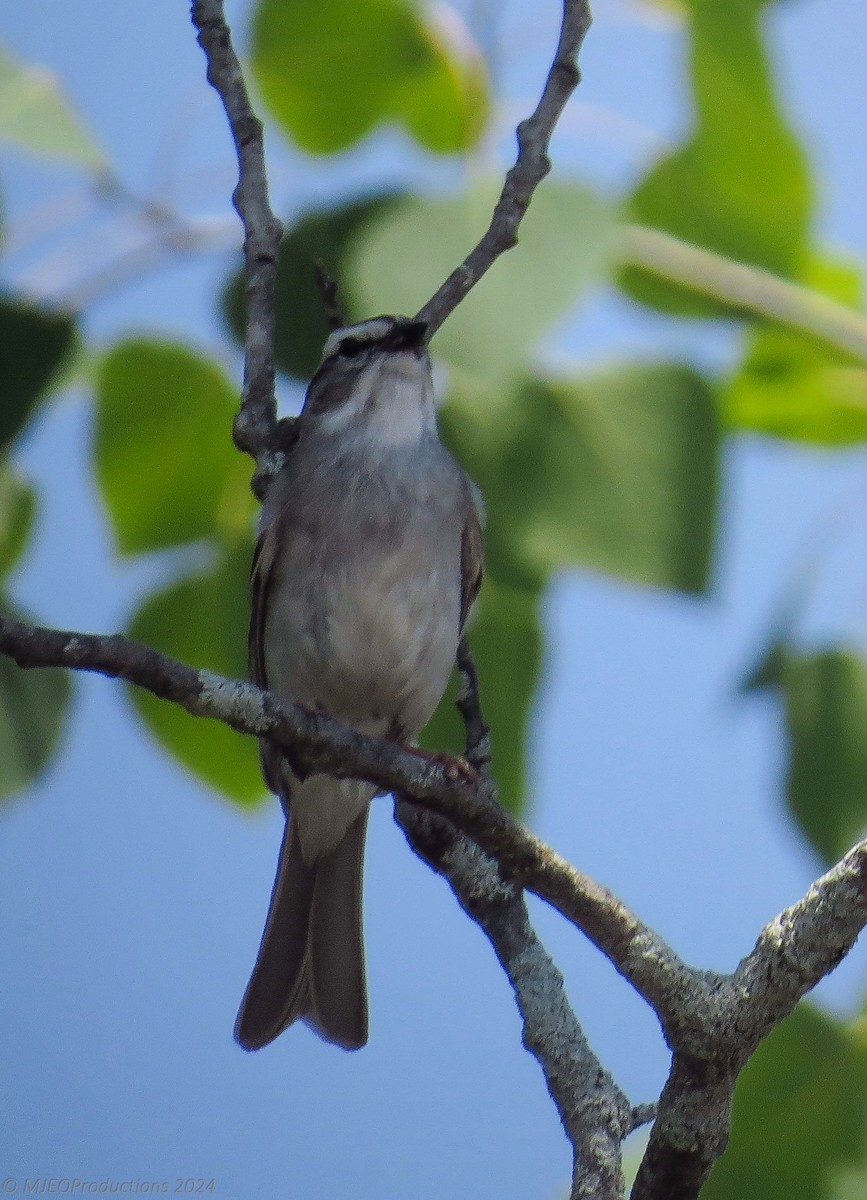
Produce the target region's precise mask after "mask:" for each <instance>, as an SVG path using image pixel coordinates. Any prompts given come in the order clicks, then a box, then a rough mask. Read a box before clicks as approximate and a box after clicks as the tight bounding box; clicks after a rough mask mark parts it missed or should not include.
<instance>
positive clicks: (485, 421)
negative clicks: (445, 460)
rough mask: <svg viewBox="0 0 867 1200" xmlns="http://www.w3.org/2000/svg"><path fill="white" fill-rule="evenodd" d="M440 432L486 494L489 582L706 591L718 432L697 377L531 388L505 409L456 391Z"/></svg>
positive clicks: (657, 371)
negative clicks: (555, 574) (561, 578)
mask: <svg viewBox="0 0 867 1200" xmlns="http://www.w3.org/2000/svg"><path fill="white" fill-rule="evenodd" d="M442 423H443V429H444V432H445V435H446V437H447V440H448V441H449V442H450V444H451V445H452V447H453V448H454V449H455V451H456V453H457V454H458V455H459V457H460V459H461V461H462V462H463V463H464V464H465V466H466V467H467V469H468V470H469V471H470V473H471V474H472V475H473V477H474V478H475V479H476V480H477V482H478V483H479V484H480V486H481V488H482V491H483V493H484V495H485V501H486V504H487V507H488V527H487V530H486V534H485V542H486V554H487V557H488V561H489V562H490V564H491V567H492V570H493V571H494V574H495V575H496V577H497V578H498V579H500V580H509V581H512V582H515V583H519V584H522V585H524V586H526V585H527V584H528V583H532V582H534V581H535V582H536V583H537V584H538V583H540V582H542V581H543V580H544V579H545V578H547V576H548V574H549V573H550V572H552V571H555V570H558V569H562V568H563V567H567V566H575V565H582V566H589V567H593V568H595V569H597V570H600V571H605V572H607V573H610V574H613V575H618V576H621V577H623V578H626V579H630V580H636V581H638V582H641V583H648V584H653V585H656V586H660V587H671V588H678V589H680V590H683V591H690V592H701V591H703V590H704V589H705V588H706V587H707V583H708V575H709V569H710V561H711V555H712V550H713V536H714V526H715V510H716V499H717V488H718V472H719V464H718V453H719V428H718V420H717V415H716V407H715V404H714V398H713V395H712V393H711V392H710V390H709V388H708V386H707V384H706V383H705V381H704V380H703V379H702V378H701V376H700V375H698V374H697V373H696V372H694V371H692V370H689V369H687V368H685V367H677V366H670V365H660V366H643V367H626V368H621V369H619V370H614V371H611V372H608V373H606V374H603V375H598V376H593V377H588V378H586V379H578V380H575V381H568V380H560V381H556V382H553V381H552V382H544V381H538V380H536V381H528V382H526V383H524V384H522V385H520V386H518V387H517V388H516V389H515V390H514V392H513V393H512V395H511V398H510V400H509V401H504V400H503V399H502V396H501V397H500V399H499V401H493V402H492V400H491V392H488V393H484V392H477V391H472V390H468V389H463V390H462V389H460V388H458V389H456V390H455V392H454V393H453V394H452V396H451V397H450V399H449V402H448V404H447V405H446V407H445V409H444V411H443V414H442Z"/></svg>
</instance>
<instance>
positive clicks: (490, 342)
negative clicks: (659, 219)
mask: <svg viewBox="0 0 867 1200" xmlns="http://www.w3.org/2000/svg"><path fill="white" fill-rule="evenodd" d="M498 195H499V185H498V184H494V183H489V184H486V185H484V186H480V187H475V188H473V189H472V190H471V191H469V192H465V193H462V194H461V195H459V196H452V197H450V198H448V199H445V200H435V199H421V198H414V197H413V198H408V199H406V200H403V201H401V202H400V204H399V205H396V206H395V207H393V208H391V209H389V211H388V212H386V213H385V214H383V215H381V216H380V217H379V218H378V219H377V220H376V221H375V222H373V223H371V224H370V225H369V227H368V229H367V231H366V233H364V234H362V236H361V237H360V238H359V239H358V241H357V242H356V243H355V244H354V246H353V248H352V254H351V256H350V260H349V263H348V272H349V274H348V290H349V291H350V293H351V295H352V296H353V303H354V308H355V310H356V311H360V312H365V313H375V312H405V313H413V312H416V311H417V310H418V309H419V308H420V307H421V305H422V304H424V302H425V301H426V300H427V299H428V298H429V297H430V296H431V295H432V294H433V292H434V291H435V290H436V289H437V288H438V287H439V285H440V284H441V283H442V281H443V280H444V279H445V278H446V277H447V276H448V275H449V274H450V273H451V271H452V270H453V269H454V267H455V265H456V264H457V263H459V262H461V261H462V260H463V259H464V258H465V257H466V255H467V254H468V253H469V251H470V250H471V249H472V247H473V246H474V245H475V243H476V242H477V241H478V239H479V238H480V237H481V235H482V234H483V233H484V231H485V229H486V228H487V227H488V224H489V223H490V220H491V213H492V211H493V207H494V204H495V202H496V199H497V196H498ZM615 216H616V213H615V212H614V210H613V207H612V206H611V205H610V204H609V203H608V202H606V201H604V200H603V199H601V198H600V197H599V196H597V195H596V194H595V193H594V192H592V191H590V190H589V189H587V188H584V187H581V186H579V185H578V184H567V183H561V182H550V183H545V184H544V185H543V186H542V187H541V188H540V189H539V191H538V192H537V193H536V195H535V196H534V198H533V203H532V204H531V205H530V208H529V210H528V212H527V216H526V219H525V220H524V222H523V224H522V225H521V230H520V240H519V242H518V245H517V247H516V248H515V249H514V250H511V251H510V252H509V253H508V254H506V255H504V256H503V257H502V258H500V259H499V260H498V261H497V262H496V263H495V264H494V266H493V267H492V268H491V270H490V271H489V272H488V273H487V275H485V277H484V278H483V279H482V280H481V281H480V283H478V284H477V285H476V287H474V288H473V290H472V291H471V292H470V293H469V295H468V296H467V298H466V299H465V300H464V301H463V302H462V303H461V305H460V307H459V308H458V309H457V310H456V311H455V312H454V313H453V314H452V316H451V317H449V320H448V321H447V322H446V323H445V325H444V326H443V328H442V330H441V331H440V332H439V333H438V334H437V336H436V339H435V341H434V343H433V348H434V351H435V353H436V354H438V355H441V356H442V357H443V358H445V359H447V360H448V361H449V362H451V363H453V364H455V365H456V366H459V367H461V368H462V369H464V370H466V371H468V372H469V373H471V374H480V375H488V376H492V377H503V376H505V375H507V374H510V373H511V372H512V371H513V370H514V368H515V367H516V366H517V365H519V364H521V363H523V362H524V361H525V359H526V357H527V355H528V354H529V352H530V351H531V350H532V348H533V347H534V345H535V344H536V343H537V342H538V340H539V338H540V337H541V336H542V334H543V333H545V332H546V331H547V330H548V329H549V328H550V327H551V325H552V324H553V323H554V321H555V320H556V319H557V318H558V317H559V316H561V315H562V314H563V312H564V311H565V310H566V309H567V308H568V306H569V305H570V304H572V303H573V302H574V301H575V300H576V299H577V298H578V296H579V295H580V294H581V292H582V290H583V289H584V288H586V287H587V286H588V285H589V284H591V283H595V282H597V281H598V280H599V279H600V278H601V277H602V276H603V275H604V273H605V271H606V267H607V264H608V259H609V255H610V253H611V252H612V247H613V235H614V229H615V223H614V218H615Z"/></svg>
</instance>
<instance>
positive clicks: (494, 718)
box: [421, 576, 542, 813]
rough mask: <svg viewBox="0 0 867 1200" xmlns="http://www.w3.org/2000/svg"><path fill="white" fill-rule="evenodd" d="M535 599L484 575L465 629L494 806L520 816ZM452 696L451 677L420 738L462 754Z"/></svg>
mask: <svg viewBox="0 0 867 1200" xmlns="http://www.w3.org/2000/svg"><path fill="white" fill-rule="evenodd" d="M539 599H540V593H539V592H538V591H532V592H531V591H521V590H518V589H516V588H510V587H504V586H501V585H499V584H496V583H495V582H494V581H493V580H492V579H491V578H490V576H488V578H487V579H486V580H485V582H484V584H483V586H482V592H481V595H480V597H479V600H478V602H477V605H476V608H475V611H474V613H473V619H472V623H471V626H470V631H469V636H470V643H471V646H472V651H473V656H474V658H475V661H476V666H477V667H478V671H479V680H480V683H479V691H480V696H481V702H482V710H483V712H484V714H485V719H486V720H487V721H488V723H489V724H490V726H491V746H492V762H491V770H492V773H493V776H494V779H495V780H496V781H497V785H498V787H499V790H500V803H501V804H503V805H504V806H505V807H506V808H508V809H510V811H512V812H514V813H521V812H524V811H525V810H526V807H527V800H528V795H527V744H528V740H529V722H530V714H531V711H532V705H533V699H534V697H535V694H536V685H537V683H538V680H539V671H540V666H541V659H542V631H541V627H540V622H539V611H538V610H539ZM457 692H458V678H457V674H456V673H455V675H454V676H453V678H452V681H451V684H450V686H449V689H448V691H447V692H446V695H445V696H444V697H443V699H442V701H441V702H440V706H439V708H438V709H437V711H436V712H435V713H434V716H433V719H432V720H431V722H430V724H429V725H428V726H427V728H426V729H425V731H424V735H423V737H422V739H421V744H422V745H423V746H424V747H426V748H427V749H430V750H448V751H450V752H451V753H453V754H463V753H464V749H465V741H466V738H465V731H464V726H463V722H462V720H461V718H460V715H459V713H458V711H457V709H456V708H455V700H456V698H457Z"/></svg>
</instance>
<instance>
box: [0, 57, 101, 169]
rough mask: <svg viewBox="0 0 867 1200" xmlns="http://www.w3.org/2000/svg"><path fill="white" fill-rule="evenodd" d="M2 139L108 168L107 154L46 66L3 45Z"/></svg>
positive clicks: (0, 79)
mask: <svg viewBox="0 0 867 1200" xmlns="http://www.w3.org/2000/svg"><path fill="white" fill-rule="evenodd" d="M0 140H2V141H5V142H12V143H13V144H15V145H16V146H20V147H21V148H22V149H24V150H30V151H35V152H36V153H38V154H48V155H51V156H53V157H55V158H64V159H71V160H72V161H73V162H77V163H80V164H82V165H83V166H85V167H104V166H105V159H104V157H103V154H102V151H101V150H100V149H99V147H98V146H97V144H96V142H95V141H94V139H93V137H92V136H91V134H90V133H89V132H88V130H87V129H85V127H84V125H83V124H82V122H81V119H80V118H79V117H78V116H77V115H76V113H75V112H74V111H73V109H72V106H71V105H70V103H69V101H68V100H67V99H66V98H65V97H64V95H63V93H62V92H61V90H60V86H59V84H58V82H57V79H56V78H55V76H54V75H53V74H52V72H51V71H49V70H48V68H47V67H42V66H32V65H30V64H28V63H22V62H19V61H17V60H16V59H15V58H13V57H12V55H10V54H9V53H8V52H7V51H6V50H3V49H2V48H0Z"/></svg>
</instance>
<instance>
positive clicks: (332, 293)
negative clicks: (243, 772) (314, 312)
mask: <svg viewBox="0 0 867 1200" xmlns="http://www.w3.org/2000/svg"><path fill="white" fill-rule="evenodd" d="M316 284H317V286H318V288H319V293H320V295H321V296H322V308H323V311H324V312H325V320H326V321H327V323H328V328H329V329H331V330H334V329H342V328H343V326H344V325H345V324H346V322H345V320H344V316H343V313H342V312H341V311H340V304H339V302H338V300H337V281H336V280H334V279H332V278H331V276H330V275H329V274H328V272H327V271H326V270H325V267H324V266H323V265H322V263H321V262H318V263H317V264H316Z"/></svg>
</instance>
